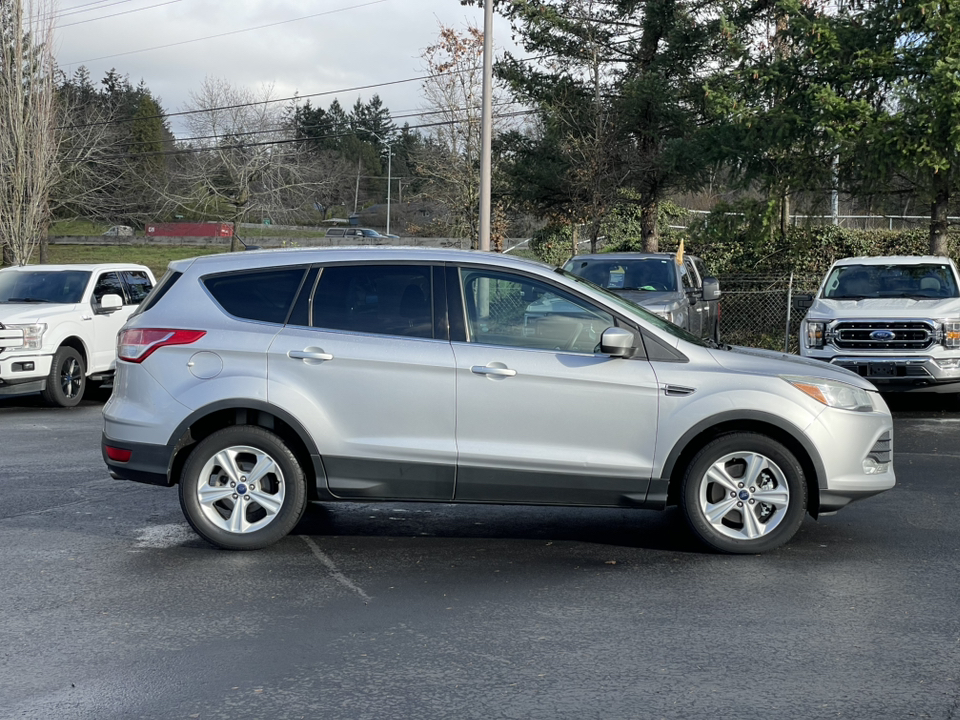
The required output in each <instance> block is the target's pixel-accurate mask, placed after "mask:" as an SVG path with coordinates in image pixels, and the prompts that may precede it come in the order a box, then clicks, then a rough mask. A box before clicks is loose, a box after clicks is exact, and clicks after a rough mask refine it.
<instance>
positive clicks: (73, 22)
mask: <svg viewBox="0 0 960 720" xmlns="http://www.w3.org/2000/svg"><path fill="white" fill-rule="evenodd" d="M121 13H122V14H121ZM111 16H113V17H111ZM471 23H473V24H475V25H476V26H477V27H480V28H482V27H483V11H482V9H479V8H473V7H461V5H460V2H459V0H269V1H268V0H99V2H95V1H93V0H60V3H59V17H58V28H57V31H56V38H57V46H58V48H57V62H58V64H59V65H60V67H61V68H62V69H63V70H64V71H65V72H66V73H67V74H68V75H72V74H73V72H74V71H75V70H76V69H77V68H78V67H79V66H80V65H85V66H86V67H87V68H88V69H89V70H90V75H91V78H92V79H93V81H94V82H97V83H99V81H100V80H101V79H102V78H103V76H104V74H105V73H106V71H107V70H109V69H110V68H116V70H117V71H118V72H119V73H120V74H121V75H129V77H130V81H131V82H132V83H133V84H134V85H137V84H138V83H139V82H140V80H143V81H144V82H145V83H146V85H147V87H148V88H149V89H150V91H151V92H152V93H153V94H154V96H155V97H158V98H160V100H161V101H162V104H163V107H164V109H165V110H166V111H167V112H169V113H172V112H176V111H178V110H180V109H182V106H183V105H184V103H185V102H187V100H188V97H189V93H190V91H191V90H194V91H196V90H197V89H198V88H199V86H200V83H201V82H202V80H203V78H204V77H205V76H208V75H209V76H215V77H223V78H226V79H227V80H228V81H229V82H230V83H231V84H232V85H237V86H249V87H251V88H256V87H259V86H261V85H262V84H264V83H266V84H270V83H272V84H273V86H274V90H275V92H274V95H275V96H279V97H286V96H291V95H293V94H294V93H297V92H299V93H300V95H308V94H311V93H322V92H330V91H338V90H344V89H348V88H359V87H361V86H369V85H376V84H380V83H394V82H396V81H401V80H408V79H411V78H417V77H419V76H422V75H423V74H424V71H423V61H422V59H421V57H420V55H421V53H422V51H423V50H424V48H426V47H427V46H429V45H431V44H433V43H434V42H435V41H436V40H437V37H438V33H439V28H440V25H441V24H443V25H447V26H450V27H454V28H456V29H458V30H462V29H463V28H465V27H466V26H467V25H469V24H471ZM218 36H219V37H218ZM509 38H510V31H509V27H508V25H507V22H506V21H505V20H504V19H503V18H500V17H497V16H495V17H494V44H495V48H496V49H497V51H498V52H499V49H500V48H502V47H504V46H509V47H513V45H512V44H511V43H510V40H509ZM194 40H196V42H185V41H194ZM420 85H421V84H420V82H417V81H414V82H405V83H398V84H393V85H387V86H384V87H376V88H368V89H362V90H356V89H354V90H347V91H346V92H340V93H338V94H336V95H326V96H321V97H317V98H312V99H311V102H312V103H313V104H314V105H315V106H317V105H319V106H321V107H324V108H326V107H327V106H328V105H329V104H330V102H331V101H332V100H333V98H334V97H337V98H338V100H339V101H340V104H341V105H343V106H344V108H345V109H347V110H349V109H350V108H351V107H352V106H353V104H354V102H356V100H357V97H360V98H362V99H363V100H364V102H366V101H367V100H369V99H370V97H371V96H373V95H374V94H379V95H380V98H381V99H382V100H383V102H384V105H385V106H386V107H387V108H389V110H390V112H391V113H392V114H393V115H394V116H397V115H401V114H404V113H406V112H409V111H416V110H418V109H421V108H422V106H423V100H422V98H421V92H420ZM402 122H403V121H402V120H398V124H402ZM409 122H410V123H411V124H415V123H416V122H417V120H416V118H412V119H410V120H409ZM171 126H172V129H173V130H174V132H175V133H177V134H180V133H181V132H182V130H181V128H180V127H179V125H178V123H177V120H176V118H172V119H171Z"/></svg>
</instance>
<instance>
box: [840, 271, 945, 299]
mask: <svg viewBox="0 0 960 720" xmlns="http://www.w3.org/2000/svg"><path fill="white" fill-rule="evenodd" d="M822 297H824V298H825V299H827V300H864V299H867V298H913V299H927V298H934V299H940V298H955V297H960V293H958V290H957V283H956V280H955V279H954V275H953V270H952V269H951V267H950V265H948V264H945V263H936V264H934V263H930V264H924V265H895V264H890V265H838V266H836V267H834V268H833V270H832V271H831V272H830V275H829V276H828V277H827V281H826V282H825V283H824V284H823V295H822Z"/></svg>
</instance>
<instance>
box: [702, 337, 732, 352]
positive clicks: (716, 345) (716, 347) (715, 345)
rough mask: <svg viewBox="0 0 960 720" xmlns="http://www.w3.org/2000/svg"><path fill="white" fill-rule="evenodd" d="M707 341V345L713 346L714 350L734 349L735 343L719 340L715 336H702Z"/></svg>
mask: <svg viewBox="0 0 960 720" xmlns="http://www.w3.org/2000/svg"><path fill="white" fill-rule="evenodd" d="M700 339H701V340H703V342H704V343H706V345H707V347H709V348H713V349H714V350H733V345H731V344H730V343H722V342H717V341H716V340H714V339H713V338H700Z"/></svg>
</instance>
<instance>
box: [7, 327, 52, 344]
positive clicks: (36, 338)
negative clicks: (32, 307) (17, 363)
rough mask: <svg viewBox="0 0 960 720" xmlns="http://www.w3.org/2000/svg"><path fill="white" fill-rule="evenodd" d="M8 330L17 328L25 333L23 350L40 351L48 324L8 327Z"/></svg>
mask: <svg viewBox="0 0 960 720" xmlns="http://www.w3.org/2000/svg"><path fill="white" fill-rule="evenodd" d="M7 327H8V328H16V329H18V330H22V331H23V349H24V350H39V349H40V348H41V347H43V333H44V332H45V331H46V329H47V325H46V323H33V324H32V325H7Z"/></svg>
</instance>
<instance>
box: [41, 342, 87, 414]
mask: <svg viewBox="0 0 960 720" xmlns="http://www.w3.org/2000/svg"><path fill="white" fill-rule="evenodd" d="M86 387H87V371H86V368H84V366H83V357H81V355H80V353H79V352H77V351H76V350H75V349H74V348H72V347H70V346H68V345H64V346H62V347H60V348H58V349H57V352H56V354H55V355H54V356H53V362H52V363H51V365H50V374H49V375H48V376H47V386H46V387H45V388H44V390H43V392H42V393H41V394H42V395H43V399H44V400H46V401H47V402H48V403H50V404H51V405H59V406H60V407H73V406H75V405H77V404H79V403H80V401H81V400H82V399H83V391H84V390H85V389H86Z"/></svg>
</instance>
